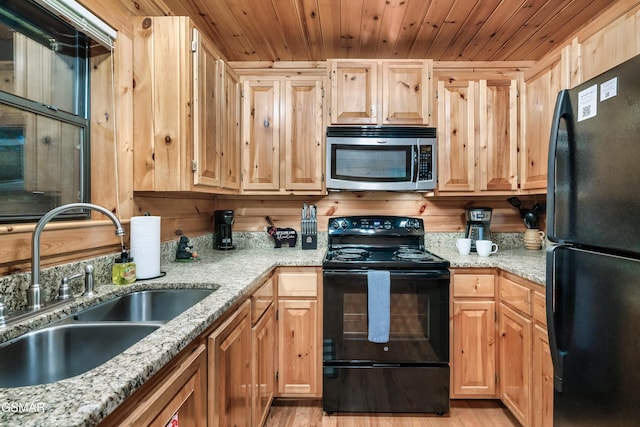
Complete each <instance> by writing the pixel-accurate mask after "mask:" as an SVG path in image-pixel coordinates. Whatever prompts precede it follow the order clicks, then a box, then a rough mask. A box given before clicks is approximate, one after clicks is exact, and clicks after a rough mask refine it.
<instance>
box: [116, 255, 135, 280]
mask: <svg viewBox="0 0 640 427" xmlns="http://www.w3.org/2000/svg"><path fill="white" fill-rule="evenodd" d="M111 281H112V282H113V284H115V285H130V284H131V283H133V282H135V281H136V263H135V262H133V257H130V256H129V252H127V251H126V250H125V249H123V250H122V253H121V254H120V257H118V258H116V259H115V262H114V264H113V268H112V269H111Z"/></svg>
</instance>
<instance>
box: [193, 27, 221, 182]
mask: <svg viewBox="0 0 640 427" xmlns="http://www.w3.org/2000/svg"><path fill="white" fill-rule="evenodd" d="M193 39H194V43H195V50H194V52H193V159H194V160H193V163H192V169H193V184H194V185H196V186H201V185H202V186H209V187H219V186H220V184H221V179H220V173H221V168H220V136H221V135H220V129H219V125H220V120H219V118H218V108H219V106H218V102H219V101H218V94H219V90H220V85H219V83H218V79H219V72H218V67H219V66H220V62H219V61H218V58H217V56H216V54H215V51H214V50H213V44H212V43H211V42H210V41H209V40H208V39H207V38H206V37H204V36H202V34H200V32H199V31H198V30H197V29H194V30H193Z"/></svg>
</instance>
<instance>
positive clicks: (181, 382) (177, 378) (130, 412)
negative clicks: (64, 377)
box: [100, 344, 207, 427]
mask: <svg viewBox="0 0 640 427" xmlns="http://www.w3.org/2000/svg"><path fill="white" fill-rule="evenodd" d="M134 396H135V398H133V399H129V400H127V401H126V402H125V403H123V404H122V405H121V407H120V408H118V410H117V411H115V412H113V413H112V414H111V415H109V416H108V417H107V418H106V419H105V420H103V422H102V423H100V425H101V426H132V427H140V426H154V427H165V426H166V425H167V424H168V423H169V422H170V421H171V419H172V418H174V417H175V418H177V419H178V422H179V423H180V424H181V425H182V424H184V425H188V426H194V427H205V426H206V425H207V350H206V346H205V345H204V344H199V345H197V346H196V347H195V348H193V349H192V351H188V352H187V353H186V354H184V355H183V356H178V358H177V359H176V360H175V361H174V362H171V365H170V367H169V368H168V369H167V371H166V372H162V371H161V373H159V374H158V376H157V377H154V378H153V379H152V380H151V382H150V383H149V385H147V386H146V387H145V388H144V389H141V391H140V392H139V393H137V394H135V395H134Z"/></svg>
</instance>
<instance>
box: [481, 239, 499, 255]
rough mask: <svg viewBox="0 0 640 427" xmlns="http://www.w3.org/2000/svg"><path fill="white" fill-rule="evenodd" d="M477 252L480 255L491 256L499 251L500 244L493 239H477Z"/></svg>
mask: <svg viewBox="0 0 640 427" xmlns="http://www.w3.org/2000/svg"><path fill="white" fill-rule="evenodd" d="M476 252H478V255H479V256H489V255H491V254H495V253H496V252H498V245H497V244H495V243H493V242H492V241H491V240H476Z"/></svg>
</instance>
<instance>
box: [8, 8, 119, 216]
mask: <svg viewBox="0 0 640 427" xmlns="http://www.w3.org/2000/svg"><path fill="white" fill-rule="evenodd" d="M78 10H79V11H80V12H78ZM83 13H88V12H86V10H84V9H83V8H82V7H80V6H78V5H77V4H75V2H73V1H71V0H33V1H26V0H3V1H2V2H1V3H0V200H2V202H1V203H0V221H1V222H17V221H34V220H37V219H38V218H39V217H40V216H42V215H43V214H44V213H46V212H47V211H49V210H51V209H52V208H54V207H56V206H60V205H63V204H67V203H73V202H88V201H90V191H89V190H90V157H89V154H90V152H89V149H90V144H89V143H90V138H89V136H90V129H89V125H90V121H89V117H90V116H89V113H90V99H91V98H90V88H91V86H92V82H91V81H90V79H91V73H90V64H91V61H92V59H93V60H95V59H96V58H100V60H101V59H102V58H103V57H106V58H107V59H109V60H110V56H111V49H110V46H109V45H108V44H109V43H108V42H109V40H110V38H109V37H103V33H102V32H101V31H100V30H96V28H95V27H94V26H93V25H92V24H91V23H90V22H88V21H87V20H85V19H84V18H83V17H82V14H83ZM59 16H64V18H65V19H61V18H60V17H59ZM93 19H94V20H95V18H93ZM91 22H93V21H91ZM76 23H79V24H77V26H78V27H81V28H82V31H79V30H78V29H77V28H76V26H74V25H76ZM102 25H104V24H102ZM114 36H115V34H114ZM111 38H113V37H111ZM105 44H106V45H107V46H105ZM102 74H104V73H102ZM102 74H101V75H102ZM101 78H102V79H104V80H109V81H104V82H98V83H100V84H104V85H109V87H111V85H112V82H111V81H110V79H108V77H106V78H105V77H101ZM93 84H96V82H93ZM67 216H68V217H73V218H78V217H87V216H88V213H87V212H82V211H78V212H72V213H70V214H68V215H67Z"/></svg>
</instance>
